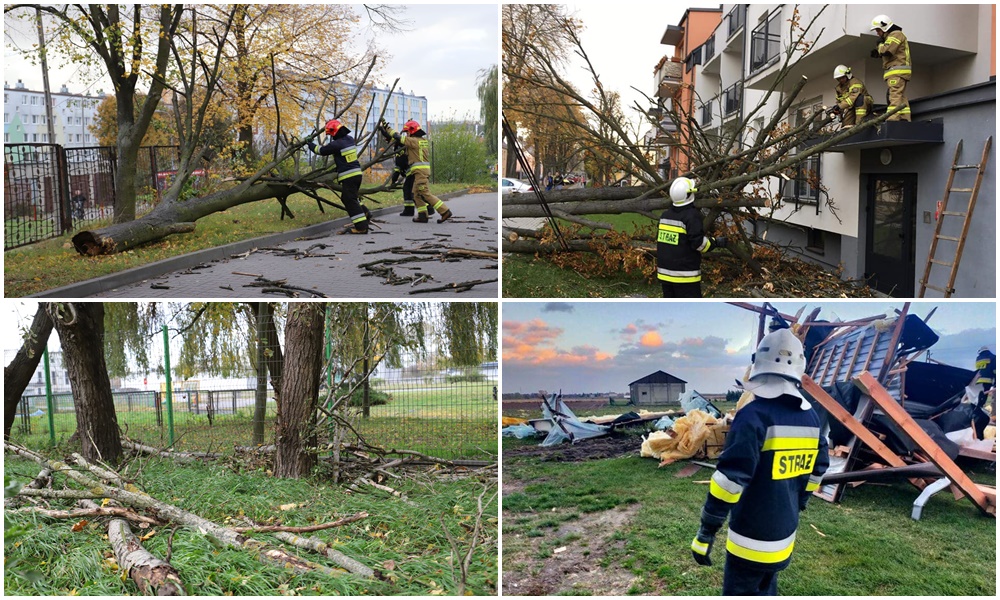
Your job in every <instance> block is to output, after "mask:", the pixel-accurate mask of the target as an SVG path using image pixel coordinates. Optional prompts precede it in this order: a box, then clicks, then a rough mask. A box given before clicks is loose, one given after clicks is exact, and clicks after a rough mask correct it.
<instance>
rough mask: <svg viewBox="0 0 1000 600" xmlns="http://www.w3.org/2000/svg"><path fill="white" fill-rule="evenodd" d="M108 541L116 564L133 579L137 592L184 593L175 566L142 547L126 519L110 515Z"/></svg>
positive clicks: (163, 594)
mask: <svg viewBox="0 0 1000 600" xmlns="http://www.w3.org/2000/svg"><path fill="white" fill-rule="evenodd" d="M108 542H110V543H111V547H112V548H114V551H115V556H116V557H117V558H118V566H119V567H121V570H122V571H123V572H124V573H126V574H127V575H128V576H129V577H130V578H131V579H132V581H134V582H135V585H136V586H137V587H138V588H139V591H140V592H142V593H143V594H151V595H153V596H184V595H186V594H185V592H184V584H183V583H182V582H181V577H180V574H179V573H178V572H177V569H175V568H174V567H173V566H171V564H170V563H168V562H164V561H162V560H160V559H158V558H156V557H155V556H153V555H152V554H150V553H149V551H147V550H146V549H145V548H143V547H142V543H141V542H140V541H139V538H137V537H135V535H133V534H132V530H131V529H130V528H129V526H128V523H127V522H126V521H124V520H123V519H111V523H109V524H108Z"/></svg>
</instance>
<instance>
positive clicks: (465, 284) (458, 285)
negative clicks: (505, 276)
mask: <svg viewBox="0 0 1000 600" xmlns="http://www.w3.org/2000/svg"><path fill="white" fill-rule="evenodd" d="M497 281H499V278H497V279H474V280H472V281H460V282H455V283H449V284H447V285H441V286H438V287H432V288H421V289H417V290H410V291H409V293H410V294H426V293H428V292H444V291H449V290H453V291H455V292H458V293H460V292H468V291H469V290H471V289H472V288H473V287H475V286H477V285H482V284H484V283H496V282H497Z"/></svg>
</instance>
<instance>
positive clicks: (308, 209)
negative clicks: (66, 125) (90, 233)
mask: <svg viewBox="0 0 1000 600" xmlns="http://www.w3.org/2000/svg"><path fill="white" fill-rule="evenodd" d="M466 187H468V186H467V185H466V184H460V183H444V184H434V185H431V192H432V193H434V194H444V193H447V192H453V191H456V190H461V189H465V188H466ZM327 195H328V196H329V194H327ZM331 197H332V196H331ZM402 198H403V196H402V191H398V190H397V191H395V192H391V193H380V194H379V195H378V198H377V199H378V200H379V201H380V202H381V204H375V203H374V202H370V201H369V202H367V204H368V206H369V207H370V208H372V209H378V208H380V207H384V206H393V205H397V204H402V202H403V200H402ZM288 207H289V208H290V209H291V210H292V213H293V214H295V219H288V218H286V219H284V220H281V219H280V216H281V211H280V208H279V205H278V203H277V201H266V202H254V203H251V204H245V205H242V206H237V207H235V208H231V209H229V210H226V211H223V212H219V213H215V214H212V215H209V216H207V217H205V218H203V219H199V220H198V227H197V229H195V231H194V232H192V233H187V234H181V235H171V236H168V237H167V238H164V239H162V240H160V241H158V242H155V243H152V244H147V245H145V246H142V247H140V248H136V249H134V250H129V251H127V252H121V253H119V254H114V255H111V256H96V257H84V256H80V255H79V254H77V252H76V250H74V249H73V244H72V242H71V241H70V240H71V239H72V237H73V234H74V233H75V232H73V233H69V234H66V235H63V236H60V237H58V238H53V239H51V240H46V241H44V242H39V243H38V244H33V245H31V246H25V247H22V248H16V249H13V250H8V251H6V252H5V253H4V295H5V296H6V297H8V298H12V297H20V296H28V295H31V294H36V293H39V292H42V291H44V290H47V289H51V288H54V287H60V286H64V285H69V284H71V283H77V282H80V281H86V280H88V279H93V278H95V277H100V276H103V275H109V274H111V273H117V272H119V271H124V270H126V269H131V268H133V267H138V266H142V265H145V264H149V263H152V262H155V261H158V260H162V259H165V258H171V257H175V256H180V255H183V254H189V253H191V252H195V251H198V250H204V249H206V248H214V247H216V246H222V245H225V244H230V243H233V242H238V241H241V240H246V239H251V238H255V237H260V236H264V235H269V234H272V233H280V232H284V231H290V230H294V229H301V228H303V227H307V226H309V225H315V224H317V223H323V222H325V221H330V220H333V219H338V218H340V217H343V216H345V213H344V211H342V210H339V209H335V208H332V207H329V206H324V210H325V211H326V212H325V213H321V212H320V211H319V209H318V208H317V203H316V201H315V200H313V199H311V198H309V197H307V196H305V195H303V194H296V195H294V196H290V197H289V198H288Z"/></svg>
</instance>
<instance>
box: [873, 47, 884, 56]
mask: <svg viewBox="0 0 1000 600" xmlns="http://www.w3.org/2000/svg"><path fill="white" fill-rule="evenodd" d="M880 56H882V53H881V52H879V51H878V48H875V49H874V50H872V58H878V57H880Z"/></svg>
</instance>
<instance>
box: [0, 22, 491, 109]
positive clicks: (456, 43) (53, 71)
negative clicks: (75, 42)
mask: <svg viewBox="0 0 1000 600" xmlns="http://www.w3.org/2000/svg"><path fill="white" fill-rule="evenodd" d="M403 8H404V11H403V14H401V15H400V17H401V18H402V19H404V20H406V21H408V22H409V25H408V31H404V32H400V33H396V34H391V35H390V34H383V33H373V32H372V31H371V30H370V29H369V28H367V27H366V23H367V22H366V20H365V19H364V17H363V14H364V10H363V9H360V7H359V9H360V11H359V13H360V14H361V15H362V17H363V18H362V20H361V22H360V24H359V26H358V31H357V33H356V38H357V41H358V43H359V44H360V46H361V47H363V46H364V43H363V42H364V41H365V40H367V39H369V38H371V37H372V36H373V35H374V36H375V37H376V42H377V44H378V45H379V47H381V48H382V49H383V50H385V52H386V53H388V54H389V55H391V59H390V61H389V63H388V65H387V66H386V67H385V68H384V69H383V71H382V79H384V81H380V82H379V83H380V85H382V86H384V85H386V84H390V83H392V81H393V80H394V79H396V78H397V77H399V78H400V82H399V85H400V89H402V90H404V91H406V92H407V93H409V92H411V91H412V92H413V93H415V94H416V95H418V96H426V97H427V104H428V109H429V114H430V118H431V119H432V120H440V119H450V118H452V117H457V118H464V117H466V116H471V117H473V118H478V117H479V100H478V98H477V97H476V78H477V75H478V72H479V71H480V70H483V69H488V68H489V67H490V66H491V65H495V64H497V63H498V61H499V46H500V41H499V22H500V9H499V6H498V5H497V4H495V3H492V4H407V5H405V6H404V7H403ZM21 30H23V33H22V34H20V35H18V32H19V31H21ZM4 31H5V34H10V33H12V32H13V33H14V34H15V35H14V38H13V42H14V43H17V44H19V45H25V46H27V47H30V45H31V44H33V43H35V42H37V39H36V38H35V37H34V36H35V35H36V34H35V31H34V29H32V28H30V27H27V28H26V27H25V25H23V24H21V25H18V26H14V25H12V23H10V22H8V19H7V18H5V19H4ZM317 35H322V29H321V28H317ZM11 43H12V38H11V36H10V35H5V36H4V80H5V82H6V83H7V84H9V85H11V86H13V85H14V84H15V82H16V81H17V80H18V79H21V80H23V81H24V84H25V86H27V87H28V88H29V89H32V90H38V91H41V90H42V73H41V68H40V67H37V66H33V65H31V64H30V62H28V61H27V60H25V59H23V58H21V56H20V55H19V54H17V53H16V52H14V50H13V49H12V47H11ZM65 62H66V61H64V60H59V59H58V58H51V59H50V61H49V70H50V73H49V85H50V86H51V88H52V89H53V90H54V91H58V90H59V89H60V88H61V87H62V86H63V85H64V84H65V85H67V86H68V87H69V90H70V92H72V93H93V94H96V93H97V91H98V90H99V89H103V90H104V91H109V90H111V84H110V82H108V80H107V79H106V78H104V77H102V76H101V74H100V73H94V74H90V75H88V74H86V73H85V72H84V71H83V70H82V69H81V68H80V67H79V66H78V65H73V64H70V65H65V64H64V63H65Z"/></svg>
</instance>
